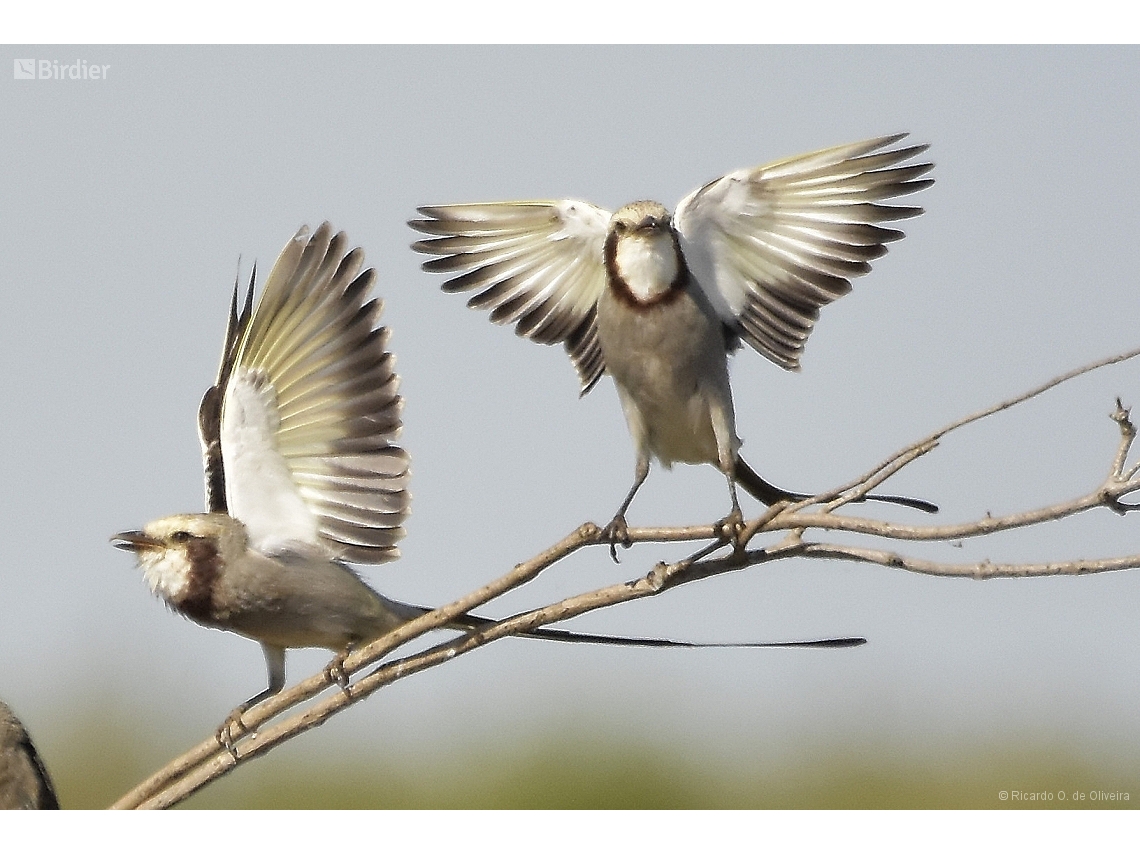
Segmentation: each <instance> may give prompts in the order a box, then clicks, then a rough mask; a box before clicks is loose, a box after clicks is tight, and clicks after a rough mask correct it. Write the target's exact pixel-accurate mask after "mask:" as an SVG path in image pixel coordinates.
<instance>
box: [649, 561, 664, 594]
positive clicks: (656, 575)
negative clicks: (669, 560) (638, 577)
mask: <svg viewBox="0 0 1140 855" xmlns="http://www.w3.org/2000/svg"><path fill="white" fill-rule="evenodd" d="M668 580H669V565H668V564H666V563H665V562H664V561H658V562H657V564H655V565H654V567H653V569H652V570H650V571H649V572H648V573H647V574H646V576H645V581H646V583H647V584H648V585H649V587H650V588H652V589H653V590H654V591H660V590H661V589H662V588H663V587H664V586H665V583H666V582H667V581H668Z"/></svg>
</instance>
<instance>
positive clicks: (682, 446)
mask: <svg viewBox="0 0 1140 855" xmlns="http://www.w3.org/2000/svg"><path fill="white" fill-rule="evenodd" d="M610 302H611V305H608V306H604V307H603V311H600V312H599V318H598V343H599V345H600V346H601V348H602V355H603V357H604V358H605V361H606V369H607V370H608V371H609V373H610V375H611V376H612V377H613V379H614V383H615V384H616V385H617V387H618V393H619V395H620V396H621V400H622V407H623V409H624V410H625V414H626V420H627V421H628V423H629V429H630V433H631V434H632V435H633V438H634V442H635V443H636V444H637V445H638V446H639V447H643V448H645V450H647V451H648V452H649V453H650V454H652V455H653V456H654V457H656V458H657V459H658V460H660V461H661V462H662V463H663V464H664V465H666V466H669V465H670V464H672V463H675V462H681V463H708V462H712V463H715V462H716V461H717V459H718V455H717V440H716V434H715V432H714V430H713V414H712V409H713V407H715V406H723V405H724V403H723V401H722V400H721V399H722V397H726V396H727V368H726V366H725V355H724V344H723V335H722V334H721V333H720V330H719V328H718V327H716V326H715V325H714V324H712V323H710V321H709V319H708V318H707V317H706V316H705V315H703V314H702V313H700V311H699V309H697V307H696V306H694V305H693V304H692V301H691V300H690V299H689V298H688V296H687V295H682V297H681V299H678V300H676V301H675V302H673V303H671V304H668V305H661V306H652V307H649V308H630V307H626V306H624V305H621V304H618V303H617V301H610ZM718 360H719V364H718ZM721 390H723V392H724V394H723V395H722V392H721ZM727 406H728V407H729V408H731V402H730V401H729V402H728V404H727Z"/></svg>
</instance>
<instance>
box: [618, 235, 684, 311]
mask: <svg viewBox="0 0 1140 855" xmlns="http://www.w3.org/2000/svg"><path fill="white" fill-rule="evenodd" d="M614 262H615V263H616V266H617V272H618V274H619V275H620V276H621V278H622V279H623V280H625V284H626V285H628V286H629V290H630V291H631V292H632V293H633V296H634V298H635V299H637V300H639V301H640V302H643V303H644V302H648V301H650V300H652V299H654V298H655V297H658V296H659V295H661V294H662V293H664V292H665V291H668V290H669V286H670V285H672V284H673V280H674V279H676V278H677V273H678V272H679V271H678V267H677V252H676V249H675V248H674V246H673V237H672V235H670V234H669V233H668V232H663V231H654V232H652V233H651V234H648V235H642V234H629V235H623V236H622V237H621V238H620V239H619V240H618V242H617V251H616V252H615V254H614Z"/></svg>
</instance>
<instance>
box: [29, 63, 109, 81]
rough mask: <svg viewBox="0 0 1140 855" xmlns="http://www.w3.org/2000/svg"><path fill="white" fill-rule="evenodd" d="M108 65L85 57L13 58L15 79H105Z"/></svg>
mask: <svg viewBox="0 0 1140 855" xmlns="http://www.w3.org/2000/svg"><path fill="white" fill-rule="evenodd" d="M110 68H111V66H109V65H98V64H96V63H94V62H88V61H87V60H85V59H77V60H75V62H66V61H65V62H60V61H58V60H55V59H15V60H13V61H12V77H13V79H15V80H106V79H107V72H108V71H109V70H110Z"/></svg>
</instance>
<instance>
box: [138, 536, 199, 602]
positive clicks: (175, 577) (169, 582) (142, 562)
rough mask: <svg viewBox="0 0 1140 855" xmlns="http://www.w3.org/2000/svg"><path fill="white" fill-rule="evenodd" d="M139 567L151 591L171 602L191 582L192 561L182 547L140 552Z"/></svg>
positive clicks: (181, 594)
mask: <svg viewBox="0 0 1140 855" xmlns="http://www.w3.org/2000/svg"><path fill="white" fill-rule="evenodd" d="M139 567H141V568H142V571H143V578H144V579H146V583H147V585H148V586H150V589H151V591H153V592H154V593H155V594H158V596H160V597H162V599H164V600H166V601H167V602H169V603H176V602H178V601H179V600H181V599H182V597H183V595H184V594H185V593H186V586H187V585H188V584H189V582H190V562H189V560H187V557H186V552H185V551H184V550H181V549H163V550H153V551H147V552H142V553H140V554H139Z"/></svg>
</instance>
